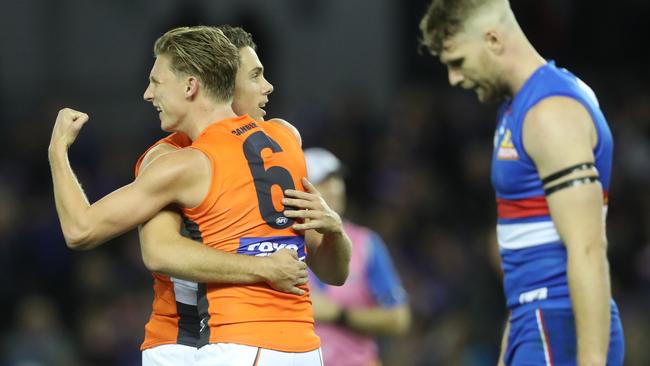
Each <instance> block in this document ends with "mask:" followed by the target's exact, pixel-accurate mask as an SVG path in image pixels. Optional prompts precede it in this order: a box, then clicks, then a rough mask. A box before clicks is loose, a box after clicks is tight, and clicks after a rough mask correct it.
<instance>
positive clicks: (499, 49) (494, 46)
mask: <svg viewBox="0 0 650 366" xmlns="http://www.w3.org/2000/svg"><path fill="white" fill-rule="evenodd" d="M483 41H484V42H485V45H486V46H487V48H488V50H490V52H492V53H493V54H495V55H500V54H502V53H503V48H504V47H503V34H501V32H499V31H497V30H496V29H488V30H487V31H486V32H485V33H484V34H483Z"/></svg>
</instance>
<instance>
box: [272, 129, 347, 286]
mask: <svg viewBox="0 0 650 366" xmlns="http://www.w3.org/2000/svg"><path fill="white" fill-rule="evenodd" d="M269 122H273V123H277V124H280V125H282V126H283V127H285V128H286V129H288V130H289V131H290V132H291V133H293V135H294V136H295V137H296V140H297V141H298V144H299V145H300V146H302V138H301V137H300V132H299V131H298V129H297V128H296V127H294V126H293V125H292V124H291V123H289V122H287V121H285V120H283V119H279V118H275V119H272V120H269ZM302 182H303V186H304V187H305V189H306V190H307V192H302V191H297V190H292V189H290V190H287V191H285V196H287V197H288V198H286V199H285V201H283V204H284V205H285V206H291V207H295V208H297V209H298V210H286V211H285V215H286V216H287V217H291V218H300V219H303V221H304V223H302V224H301V223H297V224H296V225H294V229H296V230H306V231H305V244H306V245H307V250H308V252H309V255H307V259H306V261H307V265H308V266H309V268H310V269H311V270H312V272H314V274H315V275H316V276H317V277H318V278H319V279H320V280H321V281H323V282H324V283H327V284H328V285H335V286H341V285H343V284H344V283H345V280H346V279H347V278H348V273H349V270H350V268H349V267H350V256H351V253H352V243H351V242H350V238H348V236H347V234H346V233H345V231H344V230H343V223H342V221H341V217H340V216H339V215H338V214H337V213H336V212H334V210H332V209H331V208H330V207H329V206H328V205H327V203H326V202H325V200H323V197H321V195H320V193H319V192H318V190H316V188H315V187H314V186H313V185H312V184H311V183H310V182H309V181H308V180H307V179H306V178H303V179H302ZM309 211H311V212H309Z"/></svg>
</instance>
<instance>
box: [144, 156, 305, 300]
mask: <svg viewBox="0 0 650 366" xmlns="http://www.w3.org/2000/svg"><path fill="white" fill-rule="evenodd" d="M175 150H176V148H175V147H173V146H171V145H168V144H160V145H157V146H156V147H154V148H153V149H151V150H150V151H149V153H147V155H146V156H145V158H144V159H143V162H142V168H143V169H145V168H146V167H147V166H148V165H149V163H151V161H153V160H154V159H156V158H157V157H159V156H161V155H163V154H165V153H168V152H172V151H175ZM181 225H182V218H181V214H180V213H179V212H177V211H175V210H173V209H171V208H168V209H164V210H163V211H161V212H159V213H158V214H156V216H154V217H153V218H152V219H151V220H149V221H148V222H146V223H145V224H143V225H141V226H140V227H139V230H138V231H139V234H140V246H141V251H142V259H143V261H144V264H145V266H146V267H147V268H148V269H149V270H150V271H152V272H158V273H163V274H166V275H170V276H173V277H176V278H180V279H184V280H188V281H194V282H214V283H229V284H251V283H259V282H266V283H268V284H269V286H271V287H272V288H274V289H276V290H278V291H283V292H288V293H294V294H297V295H302V293H303V292H304V291H303V290H302V289H300V288H298V287H297V286H298V285H302V284H304V283H306V282H307V266H306V264H305V263H303V262H301V261H299V260H298V255H297V253H296V252H295V251H293V250H288V249H282V250H279V251H277V252H276V253H274V254H273V255H271V256H268V257H256V256H247V255H243V254H234V253H228V252H224V251H221V250H217V249H214V248H210V247H208V246H205V245H202V244H200V243H198V242H196V241H194V240H191V239H189V238H187V237H185V236H183V235H181Z"/></svg>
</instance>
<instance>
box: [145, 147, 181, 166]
mask: <svg viewBox="0 0 650 366" xmlns="http://www.w3.org/2000/svg"><path fill="white" fill-rule="evenodd" d="M176 150H178V147H176V146H174V145H172V144H168V143H166V142H162V143H159V144H158V145H156V146H154V147H152V148H151V149H149V151H147V153H146V154H145V155H144V157H143V158H142V164H141V169H145V168H146V167H147V166H148V165H149V164H151V162H152V161H154V160H156V159H157V158H159V157H160V156H162V155H165V154H167V153H170V152H173V151H176Z"/></svg>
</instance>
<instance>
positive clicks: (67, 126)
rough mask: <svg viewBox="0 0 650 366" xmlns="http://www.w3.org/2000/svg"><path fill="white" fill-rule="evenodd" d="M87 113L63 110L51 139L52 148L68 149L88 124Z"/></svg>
mask: <svg viewBox="0 0 650 366" xmlns="http://www.w3.org/2000/svg"><path fill="white" fill-rule="evenodd" d="M88 118H89V117H88V115H87V114H86V113H83V112H80V111H76V110H74V109H70V108H63V109H61V110H60V111H59V114H58V115H57V116H56V122H55V123H54V129H53V130H52V137H51V139H50V148H68V147H69V146H70V145H72V143H74V141H75V140H76V139H77V136H78V135H79V131H81V127H83V125H84V124H85V123H86V122H88Z"/></svg>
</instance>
